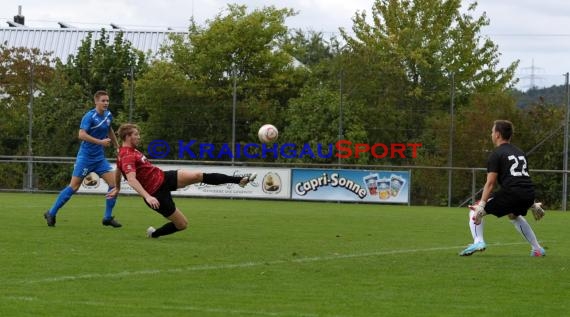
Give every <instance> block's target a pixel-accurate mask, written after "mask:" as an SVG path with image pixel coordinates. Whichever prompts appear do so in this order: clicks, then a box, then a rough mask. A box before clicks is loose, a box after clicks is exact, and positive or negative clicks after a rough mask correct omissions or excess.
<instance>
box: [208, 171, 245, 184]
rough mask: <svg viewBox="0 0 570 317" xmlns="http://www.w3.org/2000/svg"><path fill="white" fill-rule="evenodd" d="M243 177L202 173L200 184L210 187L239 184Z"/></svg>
mask: <svg viewBox="0 0 570 317" xmlns="http://www.w3.org/2000/svg"><path fill="white" fill-rule="evenodd" d="M242 178H243V177H239V176H229V175H226V174H220V173H204V174H203V176H202V183H204V184H210V185H220V184H239V182H240V181H241V179H242Z"/></svg>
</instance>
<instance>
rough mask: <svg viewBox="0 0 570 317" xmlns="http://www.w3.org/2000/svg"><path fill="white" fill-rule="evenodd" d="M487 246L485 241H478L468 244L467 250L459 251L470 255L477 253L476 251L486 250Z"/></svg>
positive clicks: (460, 253) (461, 253)
mask: <svg viewBox="0 0 570 317" xmlns="http://www.w3.org/2000/svg"><path fill="white" fill-rule="evenodd" d="M486 248H487V244H486V243H485V242H482V241H481V242H477V243H473V244H470V245H469V246H467V248H465V250H463V251H461V252H459V255H460V256H470V255H471V254H473V253H475V252H483V251H485V249H486Z"/></svg>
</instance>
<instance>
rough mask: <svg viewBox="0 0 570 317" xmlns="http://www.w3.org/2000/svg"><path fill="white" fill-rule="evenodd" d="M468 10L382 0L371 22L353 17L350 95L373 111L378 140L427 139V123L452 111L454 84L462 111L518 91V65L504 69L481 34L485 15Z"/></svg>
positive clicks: (451, 0) (431, 1) (453, 1)
mask: <svg viewBox="0 0 570 317" xmlns="http://www.w3.org/2000/svg"><path fill="white" fill-rule="evenodd" d="M460 8H461V1H460V0H448V1H442V0H415V1H411V0H376V1H375V2H374V5H373V7H372V15H371V17H370V19H369V18H368V16H367V14H366V12H365V11H363V12H359V13H357V14H356V15H355V17H354V18H353V21H354V25H353V28H352V30H353V31H354V35H350V34H349V33H348V32H346V31H345V30H341V34H342V36H343V39H344V40H345V41H346V43H347V52H348V53H349V54H350V59H351V60H352V61H353V62H352V63H351V64H347V65H346V66H345V68H344V69H345V74H346V79H347V80H346V83H347V92H349V93H350V98H354V99H358V100H362V101H363V102H364V103H365V104H367V105H369V106H370V114H369V115H368V118H370V121H369V122H368V123H367V130H368V131H369V136H370V137H371V139H373V140H388V139H392V140H394V139H397V140H414V139H415V140H417V139H418V138H420V137H421V134H422V131H424V129H426V128H429V127H426V119H427V118H429V117H431V116H440V115H441V113H445V112H448V109H449V104H450V91H451V87H452V82H453V83H454V85H455V93H456V104H457V105H458V107H460V106H462V105H465V104H467V101H468V99H469V96H470V95H471V94H473V93H474V92H493V91H501V90H504V89H506V88H508V87H510V86H511V85H512V84H513V74H514V71H515V68H516V66H517V64H518V62H515V63H512V64H511V65H510V66H509V67H507V68H499V67H498V66H497V65H498V58H499V53H498V48H497V46H496V45H495V44H494V43H493V42H492V41H491V40H489V39H484V38H482V36H481V35H480V32H481V29H482V28H483V27H484V26H486V25H488V24H489V20H488V19H487V17H486V16H485V14H483V15H482V16H480V17H478V18H474V17H473V15H474V10H475V8H476V3H473V4H470V5H469V7H468V8H467V12H466V13H461V12H460ZM368 21H372V22H371V24H369V22H368ZM351 65H352V66H351ZM363 65H366V67H363ZM452 77H453V80H452ZM379 119H380V120H379ZM379 123H381V124H379Z"/></svg>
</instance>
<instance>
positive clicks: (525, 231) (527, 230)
mask: <svg viewBox="0 0 570 317" xmlns="http://www.w3.org/2000/svg"><path fill="white" fill-rule="evenodd" d="M511 223H512V224H513V225H514V226H515V228H516V229H517V231H518V232H519V233H520V234H521V235H522V236H523V238H525V240H526V241H528V243H530V245H531V246H532V248H533V249H534V250H538V249H540V248H541V246H540V244H538V240H536V235H535V234H534V231H532V228H531V227H530V225H529V224H528V222H527V221H526V219H524V217H523V216H518V217H516V218H515V219H512V220H511Z"/></svg>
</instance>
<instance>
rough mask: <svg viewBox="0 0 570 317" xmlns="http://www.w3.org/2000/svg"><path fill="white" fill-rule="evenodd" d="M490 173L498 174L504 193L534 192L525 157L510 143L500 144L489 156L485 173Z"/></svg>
mask: <svg viewBox="0 0 570 317" xmlns="http://www.w3.org/2000/svg"><path fill="white" fill-rule="evenodd" d="M492 172H494V173H498V174H499V175H498V182H499V185H501V189H503V190H505V191H508V192H516V191H522V192H528V193H531V192H534V185H533V183H532V181H531V179H530V175H529V173H528V160H527V159H526V155H525V154H524V152H523V151H522V150H520V149H519V148H517V147H516V146H514V145H512V144H510V143H504V144H501V145H500V146H498V147H497V148H496V149H495V150H494V151H493V153H491V155H490V156H489V160H488V161H487V173H492Z"/></svg>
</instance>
